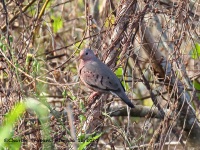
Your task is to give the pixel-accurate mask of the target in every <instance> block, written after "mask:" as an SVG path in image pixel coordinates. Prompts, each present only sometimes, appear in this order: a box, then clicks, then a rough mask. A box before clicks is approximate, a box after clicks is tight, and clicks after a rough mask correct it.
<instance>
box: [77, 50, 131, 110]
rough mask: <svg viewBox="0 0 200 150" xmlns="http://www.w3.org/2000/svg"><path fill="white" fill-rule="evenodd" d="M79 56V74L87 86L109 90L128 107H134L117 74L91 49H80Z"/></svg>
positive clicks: (101, 90)
mask: <svg viewBox="0 0 200 150" xmlns="http://www.w3.org/2000/svg"><path fill="white" fill-rule="evenodd" d="M79 58H80V59H81V62H80V65H79V75H80V78H81V80H82V82H83V83H84V84H85V85H86V86H87V87H88V88H90V89H92V90H93V91H96V92H103V93H105V92H106V93H107V92H111V93H113V94H115V95H118V96H119V97H120V98H121V99H122V100H123V101H124V102H125V103H126V104H127V105H128V106H129V107H131V108H134V105H133V104H132V103H131V101H130V100H129V99H128V97H127V95H126V93H125V89H124V87H123V86H122V84H121V82H120V81H119V79H118V78H117V76H116V75H115V74H114V73H113V72H112V70H111V69H110V68H109V67H108V66H106V65H105V64H104V63H103V62H101V61H100V60H99V59H98V58H97V57H96V56H95V54H94V52H93V51H92V50H91V49H84V50H82V51H81V52H80V56H79Z"/></svg>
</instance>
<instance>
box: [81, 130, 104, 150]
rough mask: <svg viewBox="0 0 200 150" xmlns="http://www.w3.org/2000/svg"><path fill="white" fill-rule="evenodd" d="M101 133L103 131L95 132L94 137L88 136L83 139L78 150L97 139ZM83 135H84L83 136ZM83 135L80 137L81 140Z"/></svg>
mask: <svg viewBox="0 0 200 150" xmlns="http://www.w3.org/2000/svg"><path fill="white" fill-rule="evenodd" d="M102 134H103V133H100V134H97V135H96V136H94V137H91V136H90V137H89V138H87V139H85V141H84V142H83V143H81V144H80V145H79V147H78V150H83V149H85V148H86V146H87V145H89V144H90V143H92V142H93V141H95V140H97V139H98V138H99V137H100V136H101V135H102ZM84 137H85V136H84ZM84 137H82V139H81V141H82V140H83V138H84ZM79 140H80V138H79Z"/></svg>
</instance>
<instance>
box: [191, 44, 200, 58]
mask: <svg viewBox="0 0 200 150" xmlns="http://www.w3.org/2000/svg"><path fill="white" fill-rule="evenodd" d="M190 55H191V57H192V58H193V59H198V58H199V57H200V44H199V43H196V44H195V48H193V49H192V50H191V51H190Z"/></svg>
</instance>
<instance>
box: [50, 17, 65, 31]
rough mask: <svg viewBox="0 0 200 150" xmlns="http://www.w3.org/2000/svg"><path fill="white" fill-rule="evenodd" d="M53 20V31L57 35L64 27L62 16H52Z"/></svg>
mask: <svg viewBox="0 0 200 150" xmlns="http://www.w3.org/2000/svg"><path fill="white" fill-rule="evenodd" d="M51 18H52V20H53V31H54V32H55V33H56V32H58V30H59V29H61V28H62V27H63V20H62V18H61V16H59V17H56V16H52V17H51Z"/></svg>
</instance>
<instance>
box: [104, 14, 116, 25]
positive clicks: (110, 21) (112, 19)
mask: <svg viewBox="0 0 200 150" xmlns="http://www.w3.org/2000/svg"><path fill="white" fill-rule="evenodd" d="M114 23H115V16H114V15H110V16H108V17H107V18H106V21H105V27H106V28H108V27H111V26H112V25H113V24H114Z"/></svg>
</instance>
